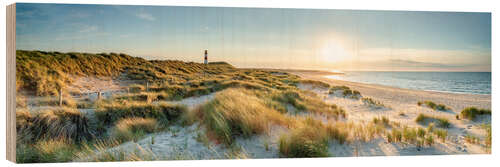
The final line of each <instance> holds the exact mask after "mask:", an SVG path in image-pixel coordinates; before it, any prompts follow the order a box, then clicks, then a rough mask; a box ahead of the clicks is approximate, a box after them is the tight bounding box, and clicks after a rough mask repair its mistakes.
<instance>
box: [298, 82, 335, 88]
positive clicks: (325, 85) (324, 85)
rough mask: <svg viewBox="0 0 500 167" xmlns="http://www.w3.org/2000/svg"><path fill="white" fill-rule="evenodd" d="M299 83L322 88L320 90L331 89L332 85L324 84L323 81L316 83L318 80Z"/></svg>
mask: <svg viewBox="0 0 500 167" xmlns="http://www.w3.org/2000/svg"><path fill="white" fill-rule="evenodd" d="M299 83H301V84H307V85H312V86H314V87H320V88H329V87H330V84H327V83H324V82H321V81H316V80H300V81H299Z"/></svg>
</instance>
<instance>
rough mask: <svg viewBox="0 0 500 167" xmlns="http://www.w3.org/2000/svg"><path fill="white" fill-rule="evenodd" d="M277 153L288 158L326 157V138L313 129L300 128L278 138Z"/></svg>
mask: <svg viewBox="0 0 500 167" xmlns="http://www.w3.org/2000/svg"><path fill="white" fill-rule="evenodd" d="M279 152H280V155H281V156H283V157H288V158H303V157H327V156H328V155H329V154H328V138H327V136H326V135H324V134H320V133H316V132H315V129H311V128H300V129H297V130H294V132H292V134H289V135H282V136H281V137H280V139H279Z"/></svg>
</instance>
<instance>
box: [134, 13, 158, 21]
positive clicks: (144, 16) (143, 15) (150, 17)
mask: <svg viewBox="0 0 500 167" xmlns="http://www.w3.org/2000/svg"><path fill="white" fill-rule="evenodd" d="M136 16H137V17H139V18H141V19H144V20H148V21H155V20H156V18H155V17H153V15H151V14H149V13H138V14H137V15H136Z"/></svg>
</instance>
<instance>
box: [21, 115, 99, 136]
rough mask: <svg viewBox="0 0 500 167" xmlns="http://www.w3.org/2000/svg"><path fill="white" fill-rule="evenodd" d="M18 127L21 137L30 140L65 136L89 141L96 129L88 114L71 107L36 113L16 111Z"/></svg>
mask: <svg viewBox="0 0 500 167" xmlns="http://www.w3.org/2000/svg"><path fill="white" fill-rule="evenodd" d="M16 119H17V120H16V123H17V125H16V127H17V128H18V134H23V136H21V138H23V139H26V140H27V141H28V142H29V141H36V140H40V139H44V138H47V139H54V138H63V139H68V140H74V141H77V142H81V141H87V140H89V139H91V138H93V136H94V135H95V129H93V128H92V127H91V125H90V124H89V120H88V118H87V117H86V116H84V115H83V114H82V113H80V112H79V111H78V110H75V109H71V108H56V109H51V110H44V111H40V112H38V113H36V114H34V115H32V114H30V113H28V112H25V111H24V112H23V111H20V112H19V111H18V112H16Z"/></svg>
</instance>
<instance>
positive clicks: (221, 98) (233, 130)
mask: <svg viewBox="0 0 500 167" xmlns="http://www.w3.org/2000/svg"><path fill="white" fill-rule="evenodd" d="M195 112H196V113H195V114H192V115H193V116H196V117H197V118H198V119H200V121H201V123H202V124H204V125H205V126H206V127H207V129H208V130H209V132H210V133H212V134H214V135H215V136H216V137H217V139H218V140H219V141H221V142H222V143H226V144H231V143H232V141H233V140H234V138H235V137H236V136H243V137H249V136H251V135H253V134H261V133H264V132H267V131H268V130H269V128H270V126H271V125H272V124H278V125H286V124H287V123H288V119H287V118H286V117H285V116H284V115H283V114H281V113H280V112H278V111H275V110H272V109H271V108H269V107H268V106H267V105H266V104H265V103H264V102H263V100H262V99H261V98H258V97H257V95H256V94H255V92H254V91H251V90H246V89H242V88H231V89H226V90H224V91H221V92H218V93H217V94H216V95H215V98H214V100H212V101H210V102H208V103H206V104H204V105H203V106H201V107H199V108H198V109H197V110H196V111H195Z"/></svg>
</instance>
